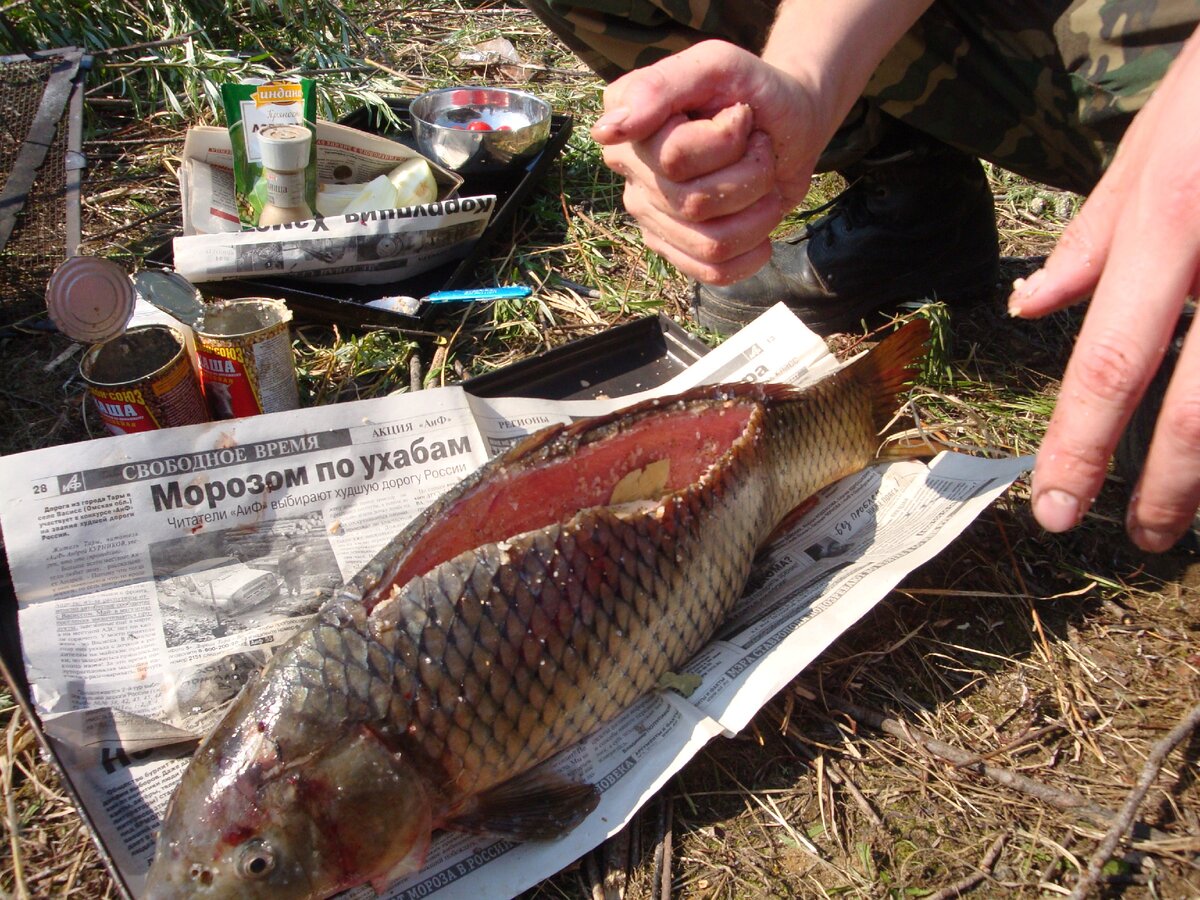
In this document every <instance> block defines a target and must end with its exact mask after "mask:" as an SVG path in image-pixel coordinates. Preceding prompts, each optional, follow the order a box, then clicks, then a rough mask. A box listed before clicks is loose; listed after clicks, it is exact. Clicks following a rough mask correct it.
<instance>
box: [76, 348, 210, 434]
mask: <svg viewBox="0 0 1200 900" xmlns="http://www.w3.org/2000/svg"><path fill="white" fill-rule="evenodd" d="M80 369H81V373H82V375H83V378H84V381H86V382H87V385H88V391H89V392H90V393H91V395H92V400H93V402H94V403H95V407H96V411H97V412H98V413H99V414H100V418H101V420H102V421H103V422H104V426H105V428H106V429H108V431H109V432H111V433H112V434H129V433H132V432H137V431H151V430H154V429H156V428H168V427H170V426H173V425H192V424H195V423H197V422H207V421H208V409H207V406H206V404H205V402H204V395H203V394H202V393H201V391H200V383H199V381H198V380H197V379H196V373H195V371H193V369H192V364H191V361H190V360H189V358H188V355H187V351H186V349H185V347H184V341H183V337H182V336H181V335H180V334H178V333H177V332H176V331H175V330H174V329H172V328H168V327H166V326H163V325H147V326H141V327H138V328H133V329H130V330H129V331H127V332H126V333H125V334H124V335H122V336H121V337H119V338H116V339H114V340H113V341H110V342H109V343H107V344H101V345H97V346H96V347H93V348H92V349H91V350H90V351H88V353H87V354H86V355H85V356H84V359H83V362H82V363H81V365H80Z"/></svg>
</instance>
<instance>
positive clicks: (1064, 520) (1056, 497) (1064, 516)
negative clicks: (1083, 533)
mask: <svg viewBox="0 0 1200 900" xmlns="http://www.w3.org/2000/svg"><path fill="white" fill-rule="evenodd" d="M1033 514H1034V516H1036V517H1037V520H1038V521H1039V522H1040V523H1041V525H1042V527H1043V528H1045V529H1046V530H1047V531H1053V532H1059V531H1069V530H1070V529H1072V528H1074V527H1075V526H1076V525H1078V524H1079V519H1080V515H1081V510H1080V504H1079V500H1078V499H1077V498H1076V497H1074V496H1073V495H1071V494H1068V493H1067V492H1066V491H1060V490H1058V489H1057V488H1052V489H1050V490H1048V491H1042V493H1040V494H1038V495H1037V497H1035V498H1034V500H1033Z"/></svg>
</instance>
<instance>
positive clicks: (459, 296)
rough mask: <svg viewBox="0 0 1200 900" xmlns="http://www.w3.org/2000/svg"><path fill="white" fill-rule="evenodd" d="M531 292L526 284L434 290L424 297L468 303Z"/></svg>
mask: <svg viewBox="0 0 1200 900" xmlns="http://www.w3.org/2000/svg"><path fill="white" fill-rule="evenodd" d="M532 293H533V288H531V287H530V286H529V285H527V284H520V285H513V286H511V287H493V288H467V289H466V290H461V291H435V292H434V293H432V294H430V295H429V296H427V297H425V299H426V300H428V301H429V302H430V303H469V302H470V301H472V300H520V299H521V298H522V297H528V296H529V295H530V294H532Z"/></svg>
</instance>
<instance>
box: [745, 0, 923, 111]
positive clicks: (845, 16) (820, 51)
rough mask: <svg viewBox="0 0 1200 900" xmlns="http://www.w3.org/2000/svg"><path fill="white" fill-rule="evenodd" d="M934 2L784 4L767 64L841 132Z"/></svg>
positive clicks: (796, 0)
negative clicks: (803, 91)
mask: <svg viewBox="0 0 1200 900" xmlns="http://www.w3.org/2000/svg"><path fill="white" fill-rule="evenodd" d="M932 2H933V0H890V2H881V0H841V2H837V3H830V2H828V0H783V2H782V3H780V5H779V11H778V13H777V14H776V17H775V24H774V25H773V26H772V29H771V34H770V36H769V37H768V38H767V43H766V46H765V47H764V48H763V52H762V59H763V60H764V61H765V62H767V63H769V64H770V65H772V66H774V67H775V68H777V69H779V70H780V71H782V72H784V73H786V74H787V75H789V76H791V77H793V78H795V79H796V80H798V81H799V82H800V83H802V84H803V85H805V86H806V87H807V88H808V90H809V93H810V96H812V97H814V98H820V101H821V104H822V105H823V106H824V107H825V109H824V113H825V116H826V117H828V121H829V123H830V127H832V128H836V127H837V125H838V124H839V123H840V122H841V121H842V119H843V117H844V116H845V115H846V113H847V112H849V110H850V108H851V107H852V106H853V105H854V103H855V101H856V100H857V99H858V98H859V97H860V96H861V95H862V92H863V89H864V88H865V87H866V85H867V81H868V80H869V79H870V77H871V73H872V72H874V71H875V68H876V67H877V66H878V65H879V63H880V61H882V60H883V58H884V56H886V55H887V53H888V51H889V50H891V48H892V47H893V46H894V45H895V44H896V42H897V41H899V40H900V38H901V36H902V35H903V34H904V33H905V32H906V31H907V30H908V29H909V28H911V27H912V25H913V23H915V22H916V21H917V19H919V18H920V17H921V14H922V13H924V12H925V10H926V9H928V8H929V7H930V6H931V5H932Z"/></svg>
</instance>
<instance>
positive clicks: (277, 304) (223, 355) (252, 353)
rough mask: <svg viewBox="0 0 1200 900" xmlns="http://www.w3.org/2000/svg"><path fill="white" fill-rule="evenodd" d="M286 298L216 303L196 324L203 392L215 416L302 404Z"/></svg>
mask: <svg viewBox="0 0 1200 900" xmlns="http://www.w3.org/2000/svg"><path fill="white" fill-rule="evenodd" d="M291 320H292V312H291V310H289V309H288V308H287V304H285V303H284V302H283V301H282V300H270V299H267V298H264V297H246V298H243V299H240V300H226V301H224V302H221V303H216V304H213V305H212V306H209V307H208V308H207V309H205V311H204V318H203V320H202V321H201V322H199V323H198V324H197V328H196V351H197V354H198V355H199V360H200V378H201V380H202V381H203V383H204V395H205V397H207V398H208V408H209V411H210V412H211V413H212V417H213V418H214V419H234V418H239V417H241V416H255V415H258V414H259V413H271V412H283V411H284V410H288V409H295V408H296V407H298V406H299V405H300V393H299V388H298V385H297V383H296V361H295V358H294V357H293V356H292V339H291V334H290V333H289V330H288V323H289V322H291Z"/></svg>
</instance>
